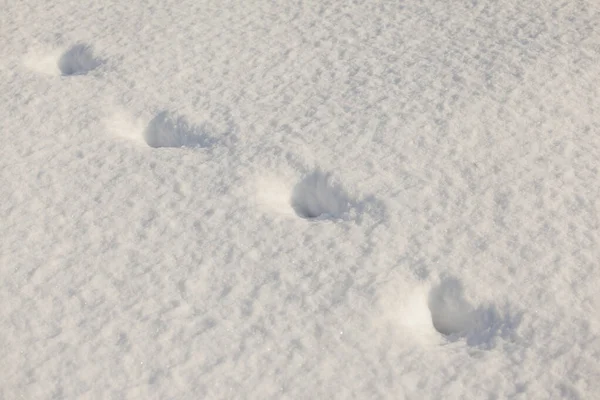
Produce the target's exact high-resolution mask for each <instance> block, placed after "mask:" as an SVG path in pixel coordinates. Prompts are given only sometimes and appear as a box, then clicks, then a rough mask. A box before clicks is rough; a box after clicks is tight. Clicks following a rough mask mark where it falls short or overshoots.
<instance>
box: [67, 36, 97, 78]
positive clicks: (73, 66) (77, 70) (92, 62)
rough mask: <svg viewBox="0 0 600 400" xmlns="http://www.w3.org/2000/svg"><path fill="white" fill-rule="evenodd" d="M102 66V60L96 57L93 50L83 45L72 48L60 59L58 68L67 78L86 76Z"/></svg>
mask: <svg viewBox="0 0 600 400" xmlns="http://www.w3.org/2000/svg"><path fill="white" fill-rule="evenodd" d="M100 64H102V60H100V59H99V58H97V57H95V56H94V53H93V51H92V48H91V47H90V46H88V45H86V44H83V43H79V44H76V45H74V46H72V47H71V48H69V49H68V50H67V51H66V52H64V53H63V54H62V55H61V56H60V58H59V59H58V68H59V69H60V72H61V74H63V75H65V76H72V75H85V74H87V73H88V72H89V71H91V70H93V69H95V68H97V67H98V66H99V65H100Z"/></svg>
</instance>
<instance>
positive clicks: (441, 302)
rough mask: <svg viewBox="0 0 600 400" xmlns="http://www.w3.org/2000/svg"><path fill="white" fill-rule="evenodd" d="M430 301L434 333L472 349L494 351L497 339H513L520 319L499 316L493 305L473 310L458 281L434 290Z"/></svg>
mask: <svg viewBox="0 0 600 400" xmlns="http://www.w3.org/2000/svg"><path fill="white" fill-rule="evenodd" d="M427 300H428V301H427V305H428V308H429V311H430V312H431V322H432V324H433V327H434V329H435V330H436V331H437V332H438V333H440V334H442V335H443V336H444V337H445V338H446V339H448V340H458V339H461V338H464V339H465V340H466V343H467V344H468V345H470V346H478V347H483V348H493V347H494V346H495V342H496V341H495V338H496V337H501V338H504V339H514V337H515V334H514V331H515V330H516V328H517V326H518V325H519V323H520V319H521V316H520V315H518V314H517V315H515V314H511V313H510V312H509V311H508V310H506V311H505V312H503V313H500V312H499V311H498V310H497V309H496V307H495V306H493V305H491V306H485V307H484V306H480V307H474V306H473V305H471V304H470V303H469V302H468V301H467V300H466V299H465V297H464V290H463V286H462V284H461V282H460V281H459V280H458V279H456V278H447V279H445V280H443V281H442V282H441V283H440V284H439V285H438V286H436V287H434V288H433V289H431V291H430V292H429V297H428V299H427Z"/></svg>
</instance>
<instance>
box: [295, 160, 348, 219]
mask: <svg viewBox="0 0 600 400" xmlns="http://www.w3.org/2000/svg"><path fill="white" fill-rule="evenodd" d="M290 202H291V206H292V208H293V209H294V211H295V212H296V214H297V215H298V216H299V217H302V218H306V219H337V218H342V219H343V218H347V217H348V216H349V212H350V209H351V208H352V204H353V202H352V201H351V200H350V198H349V196H348V195H347V194H346V192H345V191H344V190H343V189H342V188H341V186H340V185H339V183H337V182H335V181H334V180H333V178H332V175H331V174H329V173H324V172H322V171H320V170H317V171H315V172H313V173H311V174H308V175H306V176H305V177H304V178H303V179H302V180H301V181H300V182H298V183H297V184H296V186H295V187H294V189H293V190H292V196H291V200H290Z"/></svg>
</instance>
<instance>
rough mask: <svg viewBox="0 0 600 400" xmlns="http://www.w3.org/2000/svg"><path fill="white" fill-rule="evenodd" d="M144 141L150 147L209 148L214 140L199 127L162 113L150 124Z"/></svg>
mask: <svg viewBox="0 0 600 400" xmlns="http://www.w3.org/2000/svg"><path fill="white" fill-rule="evenodd" d="M144 140H145V141H146V143H147V144H148V146H150V147H155V148H157V147H209V146H210V145H212V144H213V143H214V139H213V138H211V137H210V136H208V135H207V134H205V133H204V132H202V130H201V129H200V128H199V127H196V126H194V125H191V124H189V123H188V122H187V120H186V119H185V118H184V117H182V116H178V115H175V114H173V113H171V112H169V111H162V112H160V113H159V114H157V115H156V116H155V117H154V118H153V119H152V120H151V121H150V123H148V126H147V127H146V130H145V131H144Z"/></svg>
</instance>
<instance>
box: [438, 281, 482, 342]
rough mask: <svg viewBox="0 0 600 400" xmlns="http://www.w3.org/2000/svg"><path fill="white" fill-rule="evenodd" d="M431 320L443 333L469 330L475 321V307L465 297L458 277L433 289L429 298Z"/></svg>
mask: <svg viewBox="0 0 600 400" xmlns="http://www.w3.org/2000/svg"><path fill="white" fill-rule="evenodd" d="M428 306H429V311H430V312H431V321H432V322H433V327H434V328H435V330H436V331H438V332H439V333H441V334H442V335H446V336H451V335H459V334H461V333H465V332H467V331H469V330H470V329H471V328H472V327H473V325H474V321H475V311H474V309H473V307H472V306H471V305H470V304H469V303H468V302H467V301H466V300H465V299H464V295H463V288H462V285H461V283H460V281H458V279H455V278H450V279H446V280H445V281H443V282H442V283H441V284H440V285H439V286H438V287H436V288H434V289H432V290H431V292H430V293H429V299H428Z"/></svg>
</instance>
